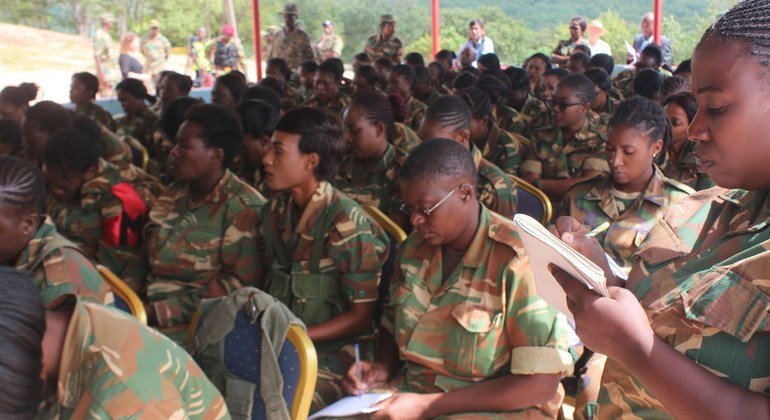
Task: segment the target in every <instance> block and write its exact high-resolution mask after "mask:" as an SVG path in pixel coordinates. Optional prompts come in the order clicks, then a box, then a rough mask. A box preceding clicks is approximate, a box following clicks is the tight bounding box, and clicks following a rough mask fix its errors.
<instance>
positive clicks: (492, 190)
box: [471, 145, 518, 217]
mask: <svg viewBox="0 0 770 420" xmlns="http://www.w3.org/2000/svg"><path fill="white" fill-rule="evenodd" d="M471 155H472V156H473V161H474V162H475V163H476V169H478V171H479V185H478V187H477V191H478V197H479V202H481V204H483V205H484V206H486V207H487V208H488V209H490V210H492V211H493V212H495V213H497V214H500V215H502V216H504V217H513V215H514V214H516V206H517V204H518V197H517V195H516V183H515V182H514V181H513V180H512V179H511V177H509V176H508V175H506V174H505V172H503V170H502V169H500V168H498V167H497V166H496V165H495V164H493V163H491V162H489V161H488V160H486V159H484V157H483V156H482V155H481V151H479V149H478V148H477V147H476V146H475V145H471Z"/></svg>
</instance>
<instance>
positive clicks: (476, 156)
mask: <svg viewBox="0 0 770 420" xmlns="http://www.w3.org/2000/svg"><path fill="white" fill-rule="evenodd" d="M470 143H471V156H473V163H475V164H476V170H478V169H479V167H480V166H481V160H482V159H483V158H484V156H483V155H482V153H481V150H479V148H478V147H476V145H475V144H473V142H472V141H471V142H470Z"/></svg>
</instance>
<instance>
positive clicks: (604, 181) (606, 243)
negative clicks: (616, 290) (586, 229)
mask: <svg viewBox="0 0 770 420" xmlns="http://www.w3.org/2000/svg"><path fill="white" fill-rule="evenodd" d="M613 189H614V188H613V186H612V177H611V176H609V175H608V176H606V177H598V178H594V179H592V180H589V181H585V182H581V183H579V184H576V185H575V186H573V187H572V188H571V189H570V190H569V192H567V195H565V196H564V200H563V201H562V209H561V214H562V215H565V216H572V217H574V218H575V219H577V220H578V221H580V222H581V223H583V224H584V225H588V226H590V227H591V228H595V227H597V226H599V225H600V224H602V223H604V222H610V223H611V225H610V228H609V229H607V230H606V231H605V232H604V233H600V234H599V235H597V236H596V239H597V240H598V241H599V242H600V243H601V244H602V247H603V248H604V251H606V252H607V254H609V255H610V256H611V257H612V258H613V259H614V260H615V262H617V263H618V264H619V265H620V266H621V267H623V268H625V269H626V271H628V270H630V269H631V266H632V265H633V262H634V260H633V256H634V254H635V253H636V250H637V248H638V247H639V245H640V244H641V243H642V241H643V240H644V238H645V237H647V234H648V233H649V232H650V229H652V227H653V226H655V224H657V223H658V220H660V218H661V217H663V213H665V211H666V210H667V209H668V207H669V206H670V205H671V203H673V202H674V201H675V200H677V199H678V198H680V197H684V196H686V195H689V194H691V193H693V192H695V191H693V189H692V188H690V187H688V186H686V185H684V184H682V183H680V182H677V181H672V180H670V179H668V178H666V177H665V176H664V175H663V173H662V172H661V171H660V169H658V168H655V172H654V174H653V176H652V178H651V179H650V182H649V183H648V184H647V188H646V189H645V190H644V191H642V192H641V193H637V194H635V195H636V197H635V198H634V199H633V200H621V199H619V198H618V197H616V194H615V193H614V191H613ZM616 200H620V201H622V202H623V203H622V205H621V206H622V208H624V210H623V211H620V208H619V206H618V202H617V201H616ZM626 204H628V205H626Z"/></svg>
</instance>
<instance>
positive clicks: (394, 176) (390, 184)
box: [334, 144, 406, 214]
mask: <svg viewBox="0 0 770 420" xmlns="http://www.w3.org/2000/svg"><path fill="white" fill-rule="evenodd" d="M405 161H406V154H404V153H402V152H399V151H398V150H396V148H394V147H393V146H392V145H390V144H388V147H387V149H385V154H383V155H382V156H381V157H380V158H379V159H378V160H377V162H376V165H364V164H363V163H362V162H361V161H359V160H356V159H355V158H354V157H353V155H352V154H347V155H346V156H345V157H344V158H343V160H342V164H341V165H340V170H339V173H338V175H337V177H336V178H335V179H334V186H335V187H336V188H337V189H339V190H340V191H342V192H343V193H345V195H347V196H348V197H350V198H352V199H353V200H355V201H356V202H358V203H359V204H362V205H363V204H368V205H372V206H375V207H377V208H379V209H380V210H382V211H383V213H385V214H391V213H395V212H397V211H398V209H399V208H400V207H401V203H402V200H401V190H400V188H399V186H398V173H399V172H400V171H401V166H402V165H403V164H404V162H405Z"/></svg>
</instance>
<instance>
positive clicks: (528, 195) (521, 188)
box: [509, 175, 553, 226]
mask: <svg viewBox="0 0 770 420" xmlns="http://www.w3.org/2000/svg"><path fill="white" fill-rule="evenodd" d="M509 177H510V178H511V181H513V182H515V183H516V184H517V185H516V196H517V197H518V200H519V204H518V208H517V209H516V212H517V213H522V214H526V215H527V216H532V217H533V218H535V219H537V220H540V223H542V225H543V226H548V224H549V223H551V218H552V217H553V206H552V205H551V200H550V199H549V198H548V195H546V193H544V192H543V191H542V190H540V189H539V188H537V187H535V186H534V185H532V184H530V183H529V182H527V181H525V180H523V179H521V178H519V177H517V176H515V175H509Z"/></svg>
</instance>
